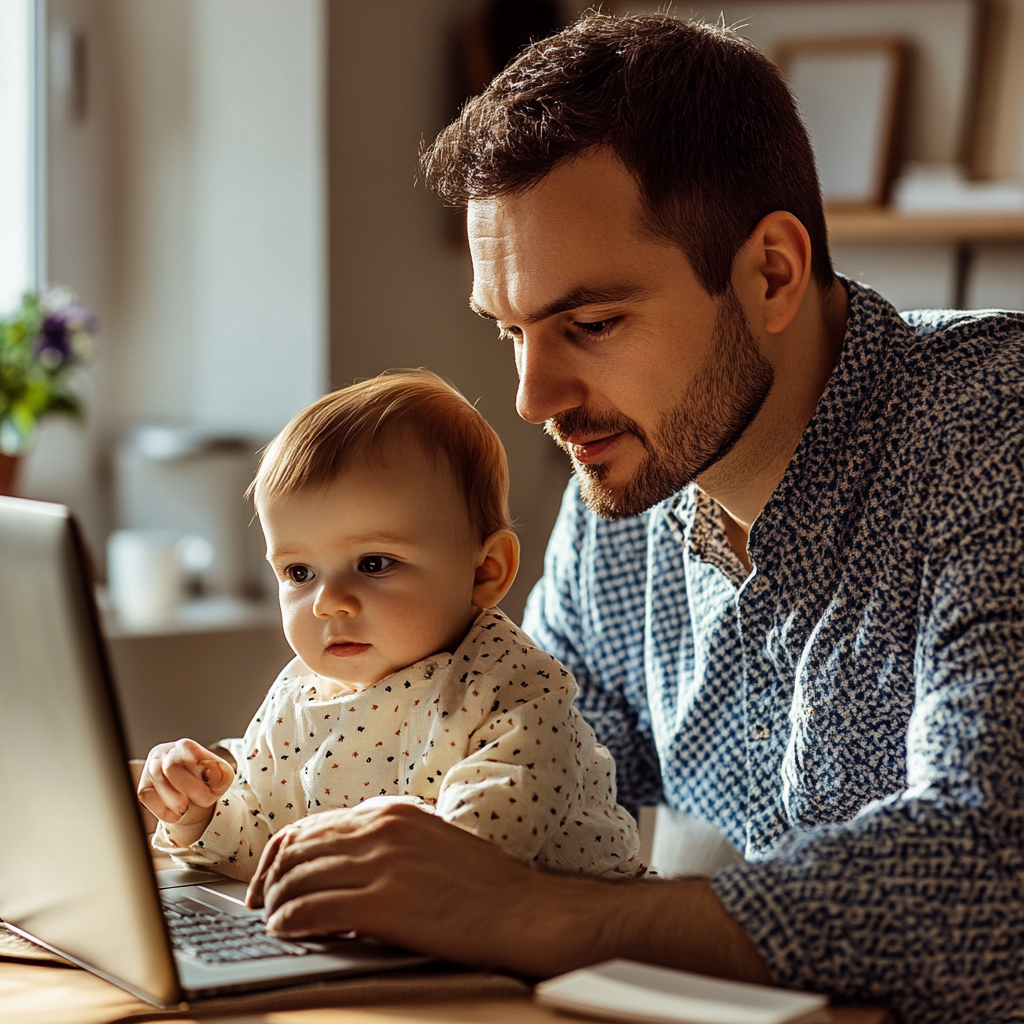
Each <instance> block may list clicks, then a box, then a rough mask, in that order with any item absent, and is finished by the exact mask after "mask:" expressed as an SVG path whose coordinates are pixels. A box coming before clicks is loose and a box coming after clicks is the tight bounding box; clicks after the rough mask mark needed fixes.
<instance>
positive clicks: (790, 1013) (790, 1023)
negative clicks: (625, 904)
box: [534, 960, 831, 1024]
mask: <svg viewBox="0 0 1024 1024" xmlns="http://www.w3.org/2000/svg"><path fill="white" fill-rule="evenodd" d="M534 998H535V999H536V1000H537V1002H539V1003H543V1004H544V1005H546V1006H553V1007H555V1008H556V1009H559V1010H566V1011H568V1012H569V1013H580V1014H584V1015H586V1016H593V1017H601V1018H604V1019H607V1020H624V1021H631V1022H632V1024H797V1022H800V1024H815V1022H824V1021H828V1020H830V1019H831V1018H830V1017H829V1014H828V1011H827V1010H826V1007H827V1006H828V999H827V998H826V997H825V996H821V995H816V994H814V993H812V992H791V991H787V990H785V989H780V988H769V987H768V986H766V985H751V984H748V983H747V982H743V981H725V980H723V979H721V978H708V977H705V976H704V975H701V974H691V973H689V972H688V971H675V970H672V969H671V968H668V967H655V966H653V965H651V964H641V963H636V962H635V961H633V960H608V961H606V962H605V963H603V964H595V965H594V966H593V967H585V968H583V969H582V970H579V971H571V972H570V973H569V974H562V975H559V976H558V977H557V978H551V979H550V980H549V981H542V982H541V983H540V984H539V985H538V986H537V988H536V989H535V990H534Z"/></svg>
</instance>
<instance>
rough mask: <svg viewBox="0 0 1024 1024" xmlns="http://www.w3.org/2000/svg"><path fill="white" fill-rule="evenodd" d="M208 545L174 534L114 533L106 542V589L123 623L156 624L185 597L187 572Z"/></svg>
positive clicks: (198, 539)
mask: <svg viewBox="0 0 1024 1024" xmlns="http://www.w3.org/2000/svg"><path fill="white" fill-rule="evenodd" d="M204 545H205V550H206V552H207V555H208V556H212V549H211V546H210V544H209V542H207V541H205V540H203V539H202V538H200V537H196V536H195V535H192V534H182V533H180V532H178V531H176V530H116V531H114V533H112V534H111V535H110V539H109V540H108V541H107V586H108V587H109V590H110V599H111V601H112V602H113V605H114V607H115V608H116V609H117V613H118V615H119V616H120V617H121V618H122V619H123V620H124V621H126V622H131V623H146V622H153V621H155V620H159V619H160V618H162V617H164V616H166V615H167V613H168V612H170V611H173V609H174V608H176V607H177V606H178V605H179V604H181V602H182V600H184V598H185V585H186V581H187V579H188V574H189V572H190V571H194V570H195V569H196V568H197V567H198V568H202V567H201V566H197V561H198V556H197V551H199V555H201V554H202V551H200V549H202V548H203V546H204Z"/></svg>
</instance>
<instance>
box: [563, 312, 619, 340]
mask: <svg viewBox="0 0 1024 1024" xmlns="http://www.w3.org/2000/svg"><path fill="white" fill-rule="evenodd" d="M618 319H619V318H618V317H612V318H611V319H610V320H590V321H587V322H582V321H578V320H577V321H575V322H574V323H573V327H574V328H575V329H576V330H577V331H579V332H580V333H581V334H586V335H588V336H589V337H592V338H600V337H601V335H603V334H607V333H608V332H609V331H610V330H611V329H612V328H613V327H614V326H615V324H616V323H617V322H618Z"/></svg>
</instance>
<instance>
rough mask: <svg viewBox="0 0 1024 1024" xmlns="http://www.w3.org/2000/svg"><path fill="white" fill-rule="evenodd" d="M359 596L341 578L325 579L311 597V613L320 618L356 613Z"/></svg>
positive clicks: (358, 608) (358, 606) (358, 605)
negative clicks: (314, 595)
mask: <svg viewBox="0 0 1024 1024" xmlns="http://www.w3.org/2000/svg"><path fill="white" fill-rule="evenodd" d="M360 607H361V606H360V603H359V598H358V597H357V596H356V594H355V593H354V592H353V590H352V588H351V587H348V586H346V585H345V583H344V582H343V581H341V580H327V581H325V582H324V583H321V584H320V587H319V588H318V590H317V592H316V597H315V598H314V599H313V614H314V615H316V616H317V618H320V619H329V618H332V617H333V616H335V615H358V614H359V611H360Z"/></svg>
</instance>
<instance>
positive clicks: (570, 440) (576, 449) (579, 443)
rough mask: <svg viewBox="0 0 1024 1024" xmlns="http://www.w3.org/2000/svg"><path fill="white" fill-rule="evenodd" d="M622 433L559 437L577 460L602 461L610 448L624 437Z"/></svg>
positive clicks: (563, 445)
mask: <svg viewBox="0 0 1024 1024" xmlns="http://www.w3.org/2000/svg"><path fill="white" fill-rule="evenodd" d="M622 436H623V435H622V433H621V432H619V433H615V434H606V435H605V436H604V437H592V438H580V436H579V435H578V434H577V435H569V436H568V437H561V436H560V437H559V441H560V442H561V444H562V447H563V448H565V450H566V451H567V452H568V453H569V454H570V455H571V456H572V457H573V458H574V459H575V460H576V461H577V462H583V463H593V462H600V461H601V459H602V458H603V457H604V456H605V455H606V454H607V452H608V450H609V449H610V448H611V447H612V445H614V444H615V442H616V441H618V440H619V438H620V437H622Z"/></svg>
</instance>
